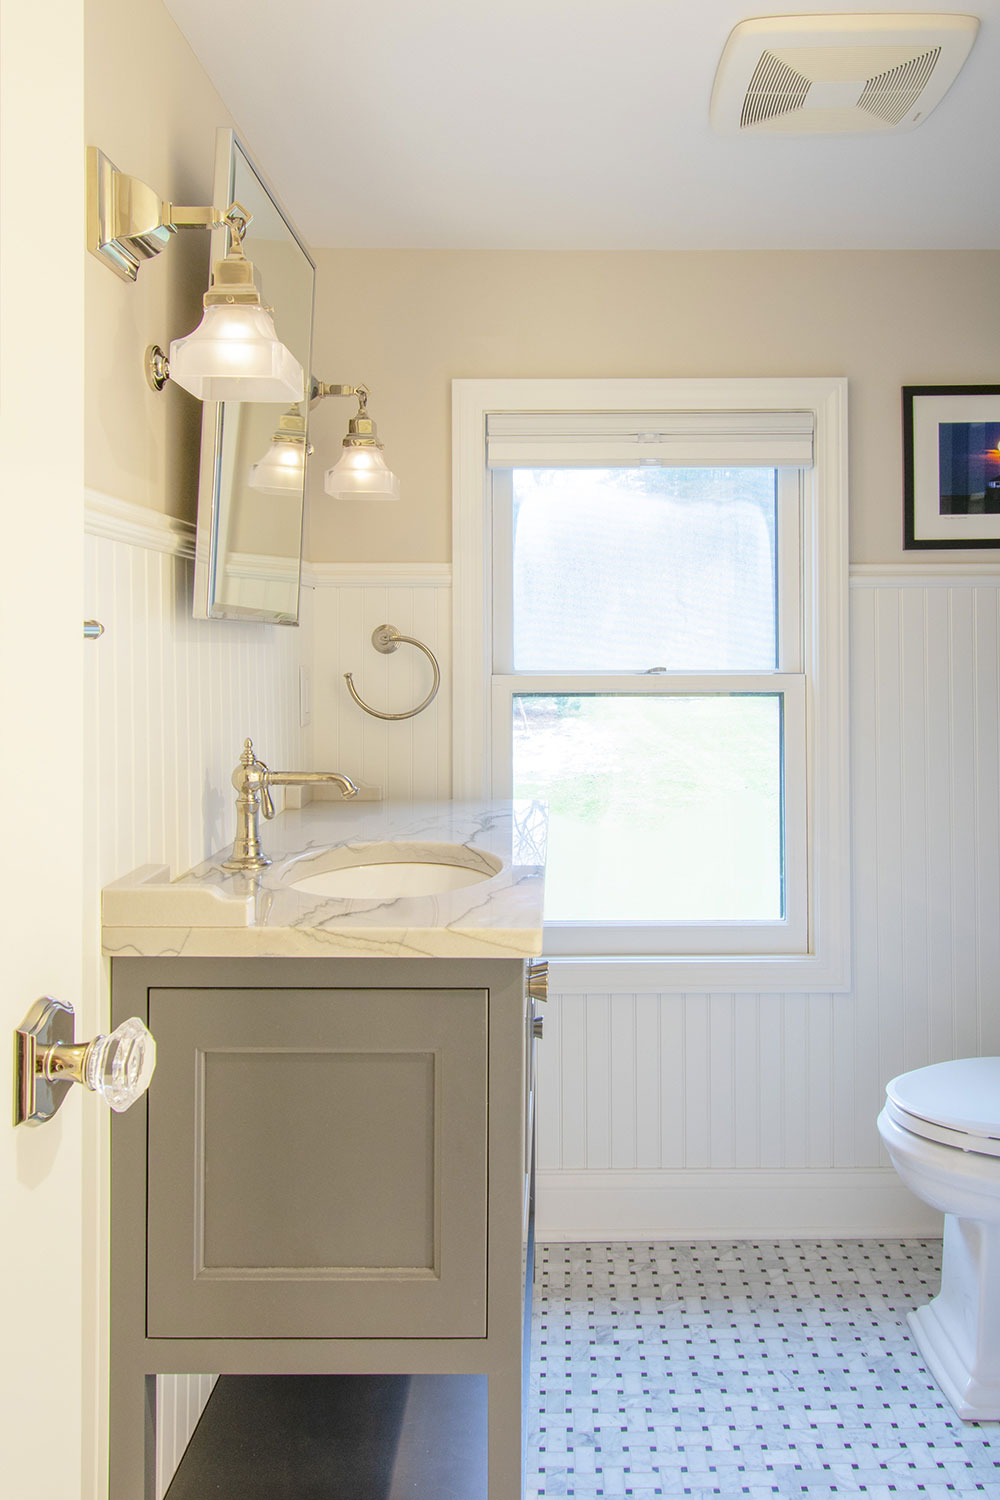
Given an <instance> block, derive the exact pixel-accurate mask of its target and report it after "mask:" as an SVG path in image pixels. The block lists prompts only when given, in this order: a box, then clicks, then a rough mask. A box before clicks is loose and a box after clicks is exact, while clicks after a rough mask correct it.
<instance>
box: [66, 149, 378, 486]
mask: <svg viewBox="0 0 1000 1500" xmlns="http://www.w3.org/2000/svg"><path fill="white" fill-rule="evenodd" d="M87 173H88V181H87V240H88V248H89V249H90V250H91V251H93V253H94V254H95V255H97V256H98V257H99V258H100V259H101V260H103V261H104V263H105V264H106V265H108V266H110V267H111V269H112V270H113V271H114V272H115V274H116V275H117V276H120V277H121V278H122V279H123V280H125V281H135V280H136V278H137V276H138V273H139V267H140V265H141V264H142V262H143V261H144V260H148V259H150V258H151V257H152V256H154V255H158V254H159V253H160V251H161V250H162V249H163V248H164V247H165V246H166V245H167V244H168V243H169V241H170V238H171V236H172V235H174V234H175V233H176V232H177V230H179V229H192V228H195V229H219V228H223V227H224V228H226V229H228V231H229V239H230V247H229V250H228V252H227V254H226V255H225V256H224V257H223V259H222V260H217V261H216V262H215V263H214V265H213V267H212V277H211V282H210V284H209V287H208V290H207V291H206V293H205V295H204V299H203V303H204V312H203V316H202V319H201V322H200V323H199V324H198V327H197V328H195V329H194V330H193V331H192V332H191V333H189V334H188V335H187V336H186V337H185V338H180V339H173V340H172V341H171V343H170V347H169V352H168V353H166V354H165V353H164V351H163V350H162V349H161V348H160V346H159V345H158V344H151V345H150V346H149V348H148V349H147V350H146V379H147V381H148V382H149V384H150V385H151V386H152V388H153V389H154V390H156V391H161V390H162V389H163V387H164V386H165V385H166V383H167V381H168V380H169V381H171V382H173V384H175V385H180V386H183V387H184V389H185V390H187V391H190V393H191V394H192V395H193V396H196V397H197V398H198V400H199V401H254V402H271V401H273V402H291V403H292V405H291V406H290V408H289V409H288V410H287V411H286V412H285V413H284V414H283V415H282V416H281V417H280V418H279V420H278V423H277V427H276V430H275V432H274V435H273V437H272V439H271V444H270V447H269V448H268V450H267V452H266V453H265V454H263V455H262V457H261V458H260V460H259V461H258V462H257V463H255V464H253V465H252V466H251V470H250V478H249V481H248V482H249V484H250V487H251V488H252V489H256V490H260V491H263V492H264V493H267V494H282V493H288V492H295V493H297V494H300V495H301V493H302V486H303V480H304V474H305V463H306V457H307V454H308V453H309V452H311V451H312V450H311V449H310V448H309V447H308V445H307V443H306V420H305V417H304V416H303V414H302V409H301V407H302V403H303V402H304V401H306V400H308V401H309V404H310V406H314V405H315V404H316V403H317V402H318V401H321V400H323V399H324V398H325V397H327V396H356V397H357V399H358V410H357V412H356V413H355V415H354V416H353V417H352V418H351V419H350V422H349V424H348V431H347V436H346V437H345V438H344V441H343V450H344V451H343V453H342V455H341V457H340V459H339V461H338V462H337V463H336V464H334V465H333V467H332V468H330V469H328V470H327V471H326V473H325V475H324V479H323V487H324V489H325V490H326V492H327V494H328V495H332V496H333V497H334V498H335V499H345V500H347V499H368V500H396V499H398V498H399V481H398V479H397V478H396V476H395V474H393V472H392V470H391V469H390V468H389V466H388V465H387V463H386V461H385V458H384V457H383V451H382V444H381V443H380V442H379V439H378V432H377V429H376V426H375V423H374V421H373V420H372V418H371V417H370V416H369V414H368V395H369V392H368V388H367V386H364V385H331V384H328V383H326V382H324V381H318V380H316V379H314V378H313V377H312V376H310V377H309V380H308V383H307V381H306V376H305V373H304V371H303V369H302V366H301V364H300V363H299V361H298V360H297V359H296V358H295V356H294V354H293V353H292V352H291V350H290V349H288V348H287V347H286V346H285V345H284V344H283V343H282V342H281V340H280V339H279V337H278V334H277V330H276V328H275V325H274V319H273V316H272V313H273V309H272V308H269V307H267V306H265V304H264V302H263V301H262V298H261V295H260V288H259V285H258V281H257V276H256V273H255V271H254V267H253V264H252V262H251V261H250V260H249V259H248V258H247V256H246V254H245V252H244V249H243V241H244V237H245V235H246V232H247V229H248V227H249V225H250V222H251V218H252V216H251V215H250V214H249V213H248V212H247V210H246V209H245V208H243V206H242V205H241V204H239V203H231V204H230V205H229V207H228V208H224V209H221V208H217V207H214V206H210V207H189V206H180V205H177V204H173V203H168V202H166V201H165V200H164V199H162V198H160V197H159V195H158V194H157V193H154V191H153V190H152V188H150V187H147V185H146V184H145V183H144V182H140V181H139V179H138V178H136V177H129V176H128V175H127V174H126V173H124V172H119V170H118V169H117V167H115V166H114V165H113V163H112V162H111V161H109V160H108V158H107V157H106V156H105V155H104V153H103V152H102V151H99V150H98V149H97V147H96V146H91V147H89V148H88V153H87Z"/></svg>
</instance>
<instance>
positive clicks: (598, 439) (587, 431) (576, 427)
mask: <svg viewBox="0 0 1000 1500" xmlns="http://www.w3.org/2000/svg"><path fill="white" fill-rule="evenodd" d="M486 455H487V462H488V463H489V466H490V468H491V469H512V468H522V469H523V468H571V467H572V468H577V467H585V466H589V467H590V468H599V469H604V468H619V467H625V466H628V465H629V464H650V463H652V464H659V465H662V466H663V467H665V468H692V467H701V466H707V467H723V466H724V467H727V468H731V467H732V468H746V467H754V466H755V467H761V468H768V469H770V468H777V467H779V466H780V467H785V466H789V467H794V468H811V467H812V462H813V413H812V412H811V411H735V412H734V411H719V412H714V411H682V412H662V411H658V412H579V411H576V412H491V413H490V414H489V415H488V417H487V419H486Z"/></svg>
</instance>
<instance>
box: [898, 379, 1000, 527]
mask: <svg viewBox="0 0 1000 1500" xmlns="http://www.w3.org/2000/svg"><path fill="white" fill-rule="evenodd" d="M903 547H904V549H911V548H922V549H932V550H934V551H937V550H939V549H948V548H954V547H960V548H969V547H1000V385H905V386H903Z"/></svg>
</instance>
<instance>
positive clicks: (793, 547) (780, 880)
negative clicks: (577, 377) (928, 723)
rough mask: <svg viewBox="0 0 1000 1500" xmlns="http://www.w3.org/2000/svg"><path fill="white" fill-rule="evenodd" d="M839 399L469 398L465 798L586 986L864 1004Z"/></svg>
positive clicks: (461, 685)
mask: <svg viewBox="0 0 1000 1500" xmlns="http://www.w3.org/2000/svg"><path fill="white" fill-rule="evenodd" d="M637 396H638V397H641V401H640V400H636V399H635V398H636V397H637ZM843 396H844V388H843V383H842V382H839V381H799V382H790V381H783V382H767V381H761V382H758V381H754V382H739V381H728V382H672V381H651V382H632V381H610V382H589V381H584V382H578V381H567V382H544V381H543V382H539V381H523V382H519V381H504V382H479V381H460V382H456V387H455V416H456V420H455V436H456V473H455V481H456V482H455V537H456V559H455V589H456V662H455V672H456V715H455V719H456V722H455V730H456V782H457V785H456V795H479V794H481V793H483V792H485V793H487V794H489V795H492V796H498V797H509V796H513V797H514V798H515V799H517V800H518V801H532V800H544V801H545V802H546V803H547V804H548V806H549V823H550V832H549V854H548V871H547V879H546V952H547V954H548V955H549V956H550V957H552V958H561V959H565V960H566V961H567V963H570V964H571V965H573V964H575V965H576V966H579V967H580V969H581V972H580V973H579V974H577V975H576V976H575V978H576V981H577V982H579V983H580V984H581V986H582V987H586V988H595V987H603V986H604V985H605V984H608V985H610V984H612V983H615V984H618V985H621V986H622V987H625V988H639V987H647V986H646V981H647V980H648V987H654V988H656V987H662V986H665V985H667V984H676V983H683V984H685V985H687V986H689V987H693V986H694V985H696V984H700V985H703V986H704V987H706V988H718V987H723V988H743V987H750V988H756V989H763V988H772V987H773V988H782V989H788V988H798V987H802V988H811V989H818V988H828V989H829V988H835V987H837V986H838V985H840V984H846V982H847V942H846V936H847V919H846V911H847V905H846V901H847V893H846V867H847V858H846V848H847V844H846V828H845V826H844V824H845V819H846V749H845V739H844V736H845V732H846V714H845V712H844V702H843V697H844V641H843V631H844V620H845V609H844V593H845V587H846V551H845V537H844V531H845V526H844V518H845V500H844V496H843V494H842V492H841V491H842V468H843V465H842V459H843ZM463 705H464V709H463ZM637 966H638V968H637ZM598 970H600V971H601V972H598ZM640 970H641V972H639V971H640ZM604 971H607V972H604ZM640 981H642V982H641V983H640Z"/></svg>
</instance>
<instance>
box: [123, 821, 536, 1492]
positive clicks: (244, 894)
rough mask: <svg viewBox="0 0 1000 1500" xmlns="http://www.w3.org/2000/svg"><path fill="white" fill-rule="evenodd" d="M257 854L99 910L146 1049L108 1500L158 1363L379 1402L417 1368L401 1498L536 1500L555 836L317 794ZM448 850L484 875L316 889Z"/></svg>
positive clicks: (157, 874) (136, 1434)
mask: <svg viewBox="0 0 1000 1500" xmlns="http://www.w3.org/2000/svg"><path fill="white" fill-rule="evenodd" d="M269 836H270V840H271V845H272V847H271V848H270V849H269V850H268V852H269V853H271V854H272V855H273V857H274V863H273V865H272V866H271V867H270V868H269V869H268V870H265V871H262V872H255V873H254V874H253V875H252V876H250V875H245V874H233V873H230V872H227V871H225V870H224V869H223V868H222V866H221V863H220V862H219V861H212V862H209V864H207V865H205V866H202V867H200V868H199V869H198V870H196V871H193V872H191V874H190V875H189V876H186V877H184V878H182V879H181V880H178V881H168V880H167V879H166V878H165V872H163V871H158V870H151V869H147V870H145V871H141V872H137V875H136V876H135V877H131V878H130V879H129V880H126V881H121V882H118V883H116V885H115V886H113V887H109V888H108V890H107V892H106V893H105V911H104V920H105V948H106V951H108V952H110V953H111V954H112V957H113V964H112V989H113V1010H114V1016H115V1019H116V1020H117V1019H119V1018H122V1017H125V1016H127V1015H132V1014H138V1015H140V1016H141V1017H142V1018H143V1019H144V1020H146V1022H147V1024H148V1026H149V1028H150V1030H151V1031H152V1033H153V1035H154V1037H155V1038H156V1041H157V1048H158V1064H157V1071H156V1074H155V1077H154V1079H153V1083H152V1085H151V1088H150V1091H149V1094H148V1096H147V1099H146V1100H145V1101H143V1102H142V1103H141V1104H139V1105H137V1106H136V1107H135V1108H134V1109H133V1110H131V1111H130V1112H129V1113H127V1114H125V1115H122V1116H120V1117H118V1118H117V1119H116V1120H115V1121H114V1128H113V1137H112V1250H111V1257H112V1295H111V1380H112V1384H111V1445H112V1446H111V1500H136V1497H139V1496H144V1497H146V1500H150V1497H152V1495H153V1488H152V1484H153V1480H152V1465H153V1456H154V1451H155V1422H156V1411H155V1376H156V1374H157V1373H171V1372H173V1373H180V1372H183V1373H197V1372H210V1373H216V1374H220V1375H231V1376H262V1375H270V1376H299V1377H302V1376H310V1375H315V1376H319V1375H325V1376H343V1377H352V1379H353V1384H354V1386H356V1388H357V1392H358V1397H359V1400H360V1401H362V1402H367V1401H368V1400H369V1396H370V1391H371V1382H370V1377H373V1376H378V1377H400V1378H401V1379H403V1378H405V1377H420V1378H421V1379H423V1381H424V1383H423V1385H422V1386H421V1387H420V1390H419V1393H418V1394H419V1401H420V1403H421V1406H420V1419H419V1422H416V1423H415V1422H410V1423H409V1424H407V1422H406V1421H405V1420H401V1423H397V1424H396V1426H395V1427H394V1428H393V1430H392V1431H390V1430H388V1429H387V1430H386V1431H385V1434H384V1440H385V1442H386V1443H392V1444H397V1445H400V1446H398V1447H397V1449H396V1451H395V1452H394V1454H393V1455H392V1462H393V1464H394V1465H395V1467H396V1469H397V1470H399V1471H400V1472H404V1471H405V1474H406V1476H407V1477H406V1481H405V1482H406V1484H407V1485H409V1486H410V1487H409V1488H400V1489H399V1491H398V1492H399V1493H400V1494H402V1493H406V1494H414V1495H422V1494H424V1493H426V1494H427V1495H431V1494H435V1496H436V1497H438V1500H450V1492H449V1491H448V1489H447V1484H448V1483H453V1484H454V1486H455V1500H459V1497H461V1500H477V1497H480V1496H481V1497H482V1500H519V1497H520V1495H521V1492H522V1465H523V1431H524V1424H523V1416H522V1406H523V1392H524V1371H525V1362H526V1352H527V1350H526V1338H527V1327H528V1320H529V1317H530V1283H531V1253H532V1236H531V1226H532V1214H531V1208H532V1167H533V1147H532V1141H533V1067H532V1063H533V1048H534V1037H535V1033H536V1030H537V1025H536V1019H537V1018H536V1015H535V1011H536V1000H537V999H538V998H540V993H541V992H542V991H543V989H544V978H543V975H542V974H541V972H540V971H539V970H538V968H537V967H536V968H535V970H534V972H532V969H531V965H530V960H531V959H532V957H533V956H534V955H536V954H537V953H539V952H540V948H541V935H542V932H541V922H542V869H541V861H542V860H543V858H544V825H543V823H542V822H540V820H539V815H538V812H537V809H524V810H523V812H521V813H519V812H518V811H517V810H516V809H512V808H511V807H510V806H507V807H506V808H457V807H448V808H444V809H436V808H435V809H430V808H413V807H411V808H407V809H405V810H394V809H392V808H389V807H384V806H382V805H381V804H367V805H365V804H362V805H356V806H353V807H352V806H349V805H345V804H329V803H328V804H321V805H318V806H315V807H309V808H307V809H304V810H303V811H301V812H296V813H286V814H284V815H283V816H282V817H281V818H279V819H277V820H275V822H274V823H273V824H271V825H270V827H269ZM387 851H388V853H387ZM400 853H402V855H403V857H402V858H391V857H389V856H390V855H400ZM222 857H223V856H220V860H221V858H222ZM449 860H450V861H453V862H454V861H456V860H457V861H461V862H463V863H464V867H465V868H466V869H467V870H468V871H479V872H480V878H477V879H476V880H475V881H474V883H472V884H463V885H460V887H459V888H458V889H449V890H445V891H443V892H442V891H438V892H437V893H435V894H429V893H425V894H417V895H407V896H401V897H398V896H397V897H393V896H391V895H389V896H386V895H384V894H380V895H376V896H366V897H365V896H353V897H352V896H343V895H341V896H330V895H326V894H322V893H317V890H316V886H317V884H318V885H319V886H320V887H321V888H322V885H323V877H324V876H325V875H326V874H327V873H328V872H329V873H332V872H334V871H337V872H343V871H344V870H345V869H346V870H349V871H350V870H357V871H358V872H359V880H364V879H374V882H375V885H376V886H380V885H381V886H383V887H385V886H386V882H387V881H388V882H389V887H387V888H390V887H391V884H392V881H393V880H394V879H395V878H396V875H397V874H401V875H402V877H403V880H404V883H405V882H406V880H408V879H411V880H412V879H413V878H416V880H417V882H418V884H420V883H423V884H427V883H430V884H435V883H437V884H441V881H440V880H438V879H437V876H436V873H435V870H434V868H433V867H434V866H435V865H437V864H439V863H444V862H446V861H449ZM372 863H374V864H376V865H379V864H381V865H382V866H383V867H384V868H383V869H381V870H376V872H375V874H374V876H371V874H370V870H371V865H372ZM393 864H395V865H398V866H399V870H397V871H395V872H394V871H393V870H392V869H390V868H389V867H390V866H391V865H393ZM407 864H410V865H411V866H417V865H419V866H420V867H421V869H422V870H424V874H423V875H419V874H417V875H416V876H414V874H413V871H412V870H411V871H409V872H407V871H406V870H405V869H404V868H403V867H404V866H405V865H407ZM428 866H429V867H431V868H430V874H429V875H428V874H427V867H428ZM451 867H452V868H458V869H461V868H463V864H458V865H457V866H456V865H454V864H453V865H452V866H451ZM442 877H443V878H444V879H448V878H449V877H447V876H445V875H444V872H443V871H442ZM350 878H352V877H348V879H350ZM459 878H460V879H461V878H464V877H459ZM342 879H343V876H342V875H340V874H339V875H338V876H337V877H336V879H335V880H334V884H335V885H336V884H337V881H338V880H340V881H342ZM338 888H339V887H338ZM157 915H158V916H159V917H160V919H161V920H160V921H157V920H155V918H156V916H157ZM532 991H533V992H534V993H532ZM442 1377H447V1378H445V1379H442ZM456 1377H467V1378H466V1379H458V1378H456ZM403 1384H404V1385H405V1384H406V1382H405V1379H403ZM230 1386H231V1387H234V1383H233V1382H230ZM234 1388H235V1389H236V1390H237V1393H238V1387H234ZM351 1389H352V1381H351V1380H347V1379H345V1380H344V1381H341V1382H340V1383H339V1384H338V1401H339V1402H341V1404H343V1403H344V1402H347V1403H348V1406H349V1402H350V1399H351ZM414 1389H416V1387H415V1388H414ZM438 1398H440V1399H439V1400H438ZM435 1401H438V1405H440V1407H441V1411H440V1417H439V1420H440V1424H441V1426H440V1431H439V1433H438V1437H437V1438H436V1439H435V1437H434V1423H435V1415H434V1410H433V1408H434V1405H435ZM403 1405H404V1406H405V1401H404V1403H403ZM210 1412H211V1403H210V1406H209V1413H206V1418H205V1419H203V1424H202V1425H203V1426H204V1425H205V1422H206V1421H207V1418H208V1415H209V1414H210ZM363 1428H364V1423H362V1422H359V1423H358V1431H359V1433H360V1432H362V1430H363ZM407 1431H409V1432H410V1437H411V1439H412V1440H413V1441H411V1448H412V1449H413V1451H412V1452H407V1451H404V1449H405V1441H404V1440H405V1439H406V1434H407ZM360 1440H361V1439H360V1438H359V1441H360ZM366 1441H369V1443H370V1442H371V1437H370V1435H369V1438H368V1439H367V1440H366ZM463 1455H464V1456H463ZM369 1456H370V1455H369ZM459 1458H460V1459H461V1461H460V1462H459ZM445 1460H447V1461H446V1463H445V1468H446V1469H447V1470H448V1474H445V1475H444V1477H442V1470H441V1464H442V1462H443V1461H445ZM421 1463H426V1464H428V1465H429V1466H430V1467H429V1468H428V1469H427V1471H426V1478H424V1479H421V1473H422V1472H423V1471H422V1470H421V1468H420V1465H421ZM449 1474H450V1478H449ZM442 1486H444V1488H442ZM262 1493H263V1491H262ZM385 1493H386V1494H387V1495H388V1494H389V1493H392V1494H393V1495H395V1494H396V1490H395V1489H393V1490H391V1492H390V1490H388V1489H386V1490H385Z"/></svg>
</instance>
